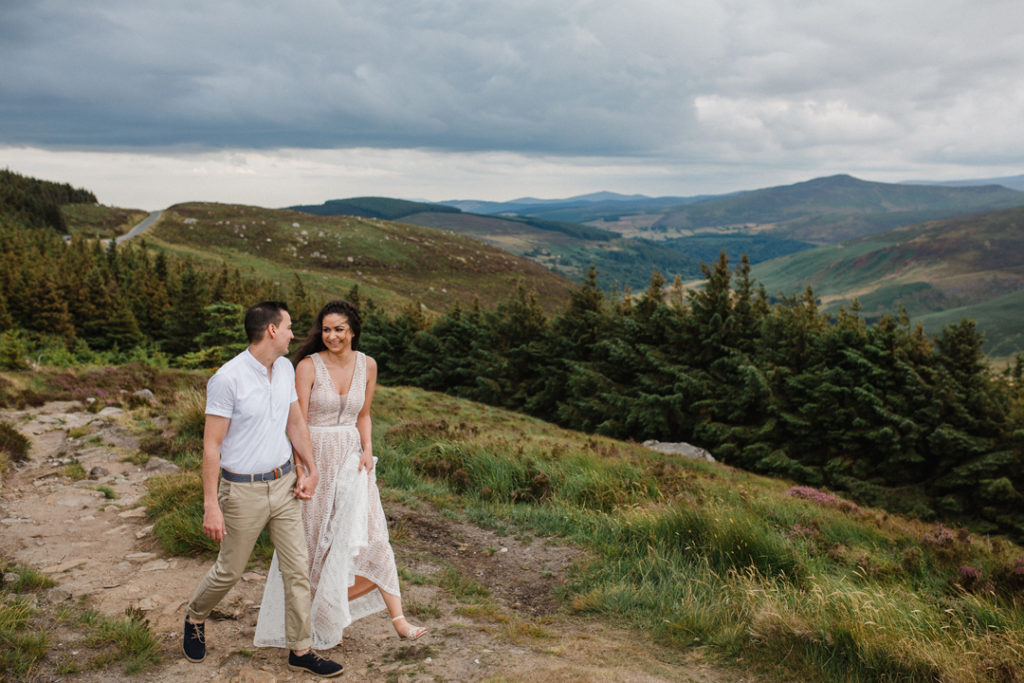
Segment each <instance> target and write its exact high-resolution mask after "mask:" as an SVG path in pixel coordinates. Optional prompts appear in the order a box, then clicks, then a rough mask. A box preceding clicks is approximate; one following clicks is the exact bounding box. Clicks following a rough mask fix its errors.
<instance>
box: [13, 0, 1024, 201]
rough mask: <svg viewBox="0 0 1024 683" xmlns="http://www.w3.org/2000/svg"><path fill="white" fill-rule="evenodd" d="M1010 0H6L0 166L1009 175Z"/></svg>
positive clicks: (1019, 164)
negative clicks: (172, 0) (214, 0)
mask: <svg viewBox="0 0 1024 683" xmlns="http://www.w3.org/2000/svg"><path fill="white" fill-rule="evenodd" d="M1020 7H1021V5H1020V0H857V1H856V2H850V1H847V0H696V1H694V0H688V1H682V0H629V1H628V2H627V1H626V0H617V1H612V0H577V1H569V0H542V1H535V0H514V1H513V0H422V1H421V0H344V2H340V1H337V0H288V1H275V0H217V1H216V2H210V1H209V0H176V2H168V1H167V0H160V1H159V2H156V1H151V0H87V1H83V0H0V65H2V66H0V166H2V167H7V168H10V169H11V170H14V171H17V172H19V173H24V174H28V175H34V176H36V177H42V178H45V179H50V180H59V181H61V182H70V183H72V184H73V185H75V186H80V187H86V188H88V189H91V190H93V191H94V192H96V194H97V196H98V198H99V200H100V201H101V202H102V203H104V204H112V205H118V206H129V207H138V208H146V209H157V208H164V207H166V206H168V205H170V204H173V203H177V202H181V201H191V200H211V201H224V202H242V203H247V204H257V205H260V206H270V207H274V206H285V205H289V204H298V203H319V202H321V201H324V200H326V199H331V198H340V197H350V196H357V195H383V196H392V197H403V198H410V199H411V198H421V199H429V200H444V199H469V198H473V199H492V200H506V199H512V198H516V197H521V196H526V195H531V196H537V197H545V198H548V197H564V196H569V195H573V194H581V193H586V192H594V191H599V190H611V191H616V192H623V193H643V194H648V195H680V196H689V195H696V194H704V193H721V192H729V191H734V190H743V189H755V188H758V187H766V186H771V185H781V184H787V183H791V182H797V181H801V180H808V179H810V178H814V177H818V176H822V175H830V174H833V173H851V174H853V175H855V176H857V177H860V178H864V179H866V180H879V181H893V182H895V181H900V180H905V179H908V178H928V179H935V180H945V179H962V178H981V177H993V176H1006V175H1017V174H1020V173H1024V77H1022V74H1024V40H1021V39H1020V28H1019V27H1020V18H1019V17H1020Z"/></svg>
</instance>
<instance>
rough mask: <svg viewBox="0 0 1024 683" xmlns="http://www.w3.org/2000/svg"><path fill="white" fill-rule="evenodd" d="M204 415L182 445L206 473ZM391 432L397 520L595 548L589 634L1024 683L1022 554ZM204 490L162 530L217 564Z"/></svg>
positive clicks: (589, 439) (400, 424) (770, 491)
mask: <svg viewBox="0 0 1024 683" xmlns="http://www.w3.org/2000/svg"><path fill="white" fill-rule="evenodd" d="M189 404H191V405H192V406H194V407H193V408H191V409H183V410H180V411H178V413H177V415H176V418H175V419H176V420H177V421H178V424H179V429H184V430H185V432H186V433H185V434H184V435H183V434H182V433H181V432H180V431H179V436H178V439H177V441H176V443H178V444H180V445H181V446H182V447H181V448H180V449H177V451H178V453H179V457H182V463H183V464H185V465H186V466H187V467H189V469H194V468H195V467H196V465H197V463H198V443H199V441H198V440H199V430H198V428H197V426H196V425H197V424H198V422H197V420H196V419H194V417H190V415H189V413H190V412H195V413H199V412H201V410H202V404H201V401H196V400H191V401H189V400H183V401H180V402H179V405H182V406H186V405H189ZM374 431H375V434H374V445H375V453H377V454H378V456H379V457H380V461H379V463H378V476H379V481H380V482H381V485H382V489H383V491H384V494H385V508H388V507H390V506H392V505H394V504H395V503H398V502H401V503H404V504H406V505H409V506H414V507H420V508H428V509H431V510H439V511H440V513H441V514H442V515H446V516H448V517H450V518H451V519H454V520H459V521H462V522H470V523H472V524H475V525H478V526H482V527H486V528H491V529H495V530H497V531H498V532H499V533H501V534H503V535H515V536H516V537H517V538H522V539H526V540H533V542H534V543H539V542H543V540H544V539H548V538H554V539H556V540H557V541H558V542H560V543H568V544H571V545H575V546H578V547H579V548H581V549H582V550H584V551H585V552H584V553H583V555H582V557H583V558H584V559H582V560H580V561H579V562H578V563H577V564H576V565H575V566H574V567H572V568H571V570H570V572H569V573H568V574H567V576H566V577H565V578H566V579H567V580H568V583H567V586H566V588H565V589H564V592H563V593H562V595H561V599H562V601H563V605H564V608H565V609H567V610H569V611H570V612H572V613H574V614H576V615H578V616H579V617H580V618H581V619H595V620H609V621H611V622H614V623H616V624H619V625H620V626H625V627H630V628H635V629H637V630H638V631H641V632H644V633H646V634H648V635H649V637H651V638H653V639H655V640H657V641H658V642H659V643H661V644H664V645H667V646H669V647H671V648H675V649H677V650H678V651H679V652H680V653H681V654H683V653H686V652H690V651H693V650H694V649H697V650H699V651H700V653H702V656H707V657H712V658H721V659H723V660H728V661H731V662H737V663H739V664H740V665H741V666H743V667H746V668H748V669H750V670H751V671H753V672H755V673H763V674H766V675H769V676H774V677H778V678H777V679H778V680H843V681H877V680H905V681H935V680H949V681H954V680H955V681H983V680H1007V681H1009V680H1016V678H1019V676H1020V675H1021V673H1022V671H1024V612H1022V609H1021V604H1022V602H1021V601H1022V599H1024V579H1022V578H1021V577H1022V576H1024V551H1022V549H1021V548H1019V547H1017V546H1015V545H1013V544H1012V543H1009V542H1007V541H1005V540H1002V539H997V538H978V537H973V536H972V535H971V534H969V533H967V532H966V530H955V529H948V528H946V527H943V526H942V525H938V524H924V523H920V522H916V521H912V520H908V519H904V518H901V517H899V516H897V515H891V514H885V513H882V512H880V511H877V510H873V509H868V508H863V507H859V506H857V505H855V504H853V503H851V502H849V501H847V500H844V499H842V498H839V497H837V496H835V495H834V494H832V493H829V492H827V491H821V490H817V489H811V488H807V487H795V486H792V485H791V484H790V483H789V482H786V481H782V480H772V479H766V478H763V477H758V476H753V475H749V474H745V473H743V472H740V471H737V470H735V469H733V468H730V467H725V466H723V465H718V464H709V463H706V462H703V461H690V460H686V459H683V458H679V457H676V456H670V455H664V454H660V453H656V452H654V451H652V450H648V449H646V448H643V447H642V446H640V445H638V444H635V443H626V442H621V441H616V440H613V439H608V438H604V437H597V436H589V435H584V434H580V433H578V432H573V431H569V430H565V429H560V428H557V427H554V426H552V425H550V424H548V423H545V422H542V421H540V420H536V419H532V418H528V417H524V416H521V415H517V414H514V413H509V412H506V411H503V410H500V409H498V408H493V407H488V406H483V405H480V404H477V403H473V402H469V401H465V400H460V399H457V398H453V397H451V396H443V395H438V394H433V393H430V392H425V391H421V390H418V389H410V388H403V387H380V388H379V389H378V393H377V398H376V400H375V403H374ZM189 433H191V434H192V436H189V435H188V434H189ZM190 444H191V445H190ZM198 487H199V478H198V475H197V474H195V473H194V472H189V473H187V474H183V475H173V476H172V477H169V478H165V479H162V480H156V481H155V482H154V486H153V488H152V493H151V497H150V499H149V500H148V501H147V504H148V506H149V509H150V511H151V513H152V514H154V515H155V516H156V520H155V522H156V529H155V533H156V535H157V536H158V537H159V538H160V539H161V540H162V541H163V542H164V544H165V547H167V548H174V552H178V553H192V552H208V551H209V548H208V545H203V544H204V543H205V541H204V537H203V536H202V534H201V533H199V531H198V529H197V528H196V525H198V524H199V520H200V519H201V517H202V515H201V496H200V495H198ZM183 500H184V501H187V503H186V504H184V505H183V504H182V503H181V501H183ZM188 539H198V541H199V545H195V546H193V545H190V544H189V542H188ZM418 580H420V581H427V582H430V581H437V580H438V579H436V578H434V577H431V576H426V575H421V576H419V577H418ZM584 630H585V629H584Z"/></svg>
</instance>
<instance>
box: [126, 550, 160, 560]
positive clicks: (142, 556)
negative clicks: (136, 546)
mask: <svg viewBox="0 0 1024 683" xmlns="http://www.w3.org/2000/svg"><path fill="white" fill-rule="evenodd" d="M154 557H156V553H147V552H138V553H128V554H127V555H125V556H124V559H126V560H133V561H135V562H142V561H143V560H152V559H153V558H154Z"/></svg>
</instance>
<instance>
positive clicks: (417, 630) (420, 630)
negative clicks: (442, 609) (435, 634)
mask: <svg viewBox="0 0 1024 683" xmlns="http://www.w3.org/2000/svg"><path fill="white" fill-rule="evenodd" d="M404 618H405V615H404V614H399V615H398V616H397V617H395V618H394V619H392V620H391V623H392V624H393V623H395V622H396V621H398V620H399V619H404ZM406 623H408V622H406ZM395 632H396V633H398V637H399V638H401V639H402V640H416V639H417V638H419V637H420V636H422V635H423V634H424V633H426V632H427V629H426V628H425V627H423V626H413V625H412V624H409V630H408V631H407V632H406V633H404V634H403V633H399V632H398V630H397V629H396V631H395Z"/></svg>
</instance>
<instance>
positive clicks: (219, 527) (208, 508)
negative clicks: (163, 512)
mask: <svg viewBox="0 0 1024 683" xmlns="http://www.w3.org/2000/svg"><path fill="white" fill-rule="evenodd" d="M230 424H231V418H229V417H221V416H219V415H207V416H206V426H205V427H204V429H203V468H202V476H203V533H204V534H206V535H207V536H209V537H210V538H211V539H213V540H214V541H217V542H218V543H219V542H220V541H221V540H222V539H223V538H224V531H225V529H224V515H223V513H222V512H221V509H220V502H218V500H217V486H218V485H219V483H220V446H221V444H222V443H224V437H225V436H226V435H227V433H228V425H230Z"/></svg>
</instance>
